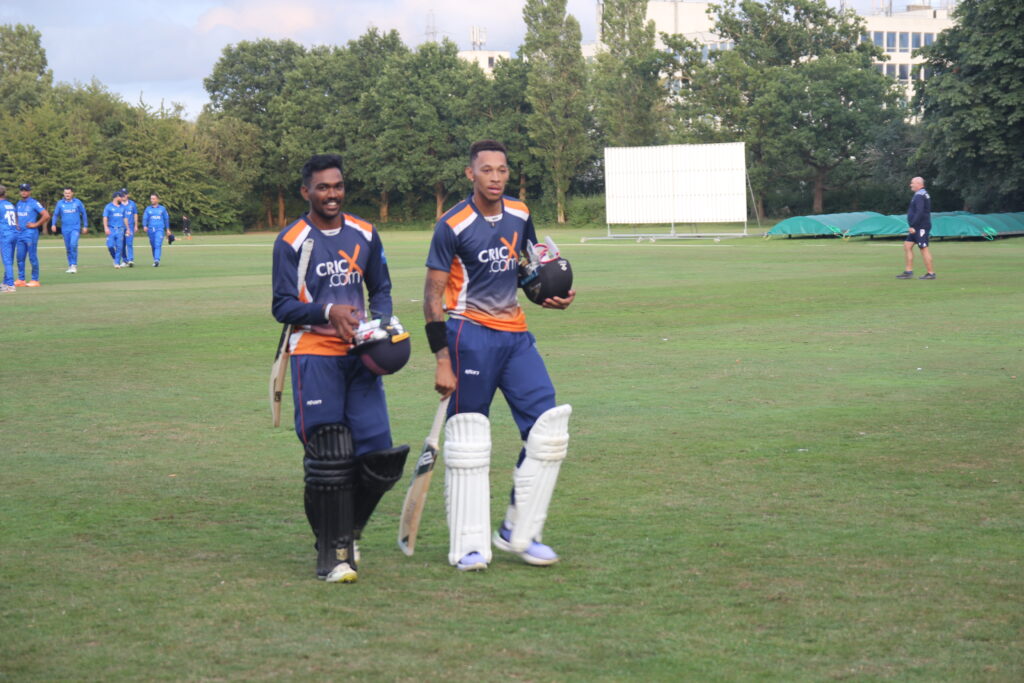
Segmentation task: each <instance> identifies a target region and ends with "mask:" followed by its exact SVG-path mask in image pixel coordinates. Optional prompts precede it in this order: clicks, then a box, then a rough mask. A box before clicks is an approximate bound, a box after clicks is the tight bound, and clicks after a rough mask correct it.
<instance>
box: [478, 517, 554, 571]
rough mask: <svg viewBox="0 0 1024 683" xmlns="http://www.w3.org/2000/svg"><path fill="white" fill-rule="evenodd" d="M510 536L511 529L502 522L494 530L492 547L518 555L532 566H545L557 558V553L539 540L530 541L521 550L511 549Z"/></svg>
mask: <svg viewBox="0 0 1024 683" xmlns="http://www.w3.org/2000/svg"><path fill="white" fill-rule="evenodd" d="M511 538H512V530H511V529H509V528H508V527H507V526H505V525H504V524H502V525H501V528H499V529H498V530H497V531H495V532H494V539H493V541H494V547H495V548H497V549H498V550H504V551H505V552H507V553H512V554H513V555H518V556H519V557H520V558H521V559H522V560H523V562H525V563H526V564H530V565H533V566H534V567H547V566H548V565H552V564H554V563H555V562H558V560H559V557H558V553H556V552H555V551H554V550H552V549H551V546H549V545H544V544H543V543H541V542H539V541H531V542H530V545H529V546H528V547H527V548H526V550H524V551H523V552H518V551H516V550H513V549H512V545H511V544H510V543H509V539H511Z"/></svg>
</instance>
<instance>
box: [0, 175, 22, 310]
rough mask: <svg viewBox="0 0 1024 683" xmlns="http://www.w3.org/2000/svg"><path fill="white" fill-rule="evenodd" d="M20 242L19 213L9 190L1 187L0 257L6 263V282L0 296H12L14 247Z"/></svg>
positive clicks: (1, 286)
mask: <svg viewBox="0 0 1024 683" xmlns="http://www.w3.org/2000/svg"><path fill="white" fill-rule="evenodd" d="M17 242H18V213H17V210H16V209H15V208H14V204H11V202H10V200H8V199H7V188H6V187H5V186H4V185H0V255H2V257H3V262H4V280H3V284H0V294H10V293H13V292H14V291H15V289H14V245H15V244H16V243H17Z"/></svg>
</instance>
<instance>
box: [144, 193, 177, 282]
mask: <svg viewBox="0 0 1024 683" xmlns="http://www.w3.org/2000/svg"><path fill="white" fill-rule="evenodd" d="M170 228H171V215H170V214H169V213H167V208H166V207H163V206H161V205H160V197H159V196H158V195H157V193H156V192H154V193H153V194H151V195H149V206H147V207H146V210H145V211H144V212H143V213H142V229H143V230H145V231H146V234H147V235H149V248H150V249H152V250H153V267H154V268H156V267H157V266H159V265H160V253H161V251H162V249H163V246H164V232H165V231H167V232H168V233H169V232H170Z"/></svg>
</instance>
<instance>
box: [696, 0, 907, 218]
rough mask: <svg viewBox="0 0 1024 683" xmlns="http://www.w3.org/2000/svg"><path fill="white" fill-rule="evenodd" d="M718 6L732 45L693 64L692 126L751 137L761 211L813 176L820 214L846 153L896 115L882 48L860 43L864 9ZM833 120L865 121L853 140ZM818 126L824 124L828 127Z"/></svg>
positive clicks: (804, 4) (728, 136)
mask: <svg viewBox="0 0 1024 683" xmlns="http://www.w3.org/2000/svg"><path fill="white" fill-rule="evenodd" d="M710 11H711V12H713V13H714V14H715V15H716V17H717V19H716V25H715V32H716V33H717V34H718V35H719V36H721V37H722V38H723V39H725V40H727V41H729V42H731V43H732V46H733V48H732V49H729V50H720V51H712V52H711V53H710V54H709V55H708V59H707V62H706V63H705V64H704V65H703V66H702V67H700V68H697V69H695V70H694V75H693V80H692V82H691V87H690V89H689V91H688V92H687V93H686V104H685V106H684V107H681V108H680V110H681V111H682V112H684V114H685V116H686V121H687V123H688V124H689V126H690V128H691V130H692V131H693V133H694V135H695V137H702V138H703V139H706V140H707V141H709V142H724V141H738V140H742V141H744V142H745V143H746V146H747V172H748V175H749V178H750V182H751V186H752V187H753V190H754V195H755V207H756V210H757V211H758V213H759V214H761V215H763V214H764V213H765V199H766V197H768V196H770V195H772V194H773V193H778V192H779V191H780V190H781V189H783V188H784V187H785V186H788V185H791V184H792V183H793V182H794V181H795V180H801V181H803V180H807V181H810V184H811V186H812V187H813V188H814V189H813V197H814V206H816V207H818V209H817V210H819V211H820V210H821V207H822V206H823V202H824V192H825V189H826V188H827V187H828V175H829V173H830V172H831V171H832V170H833V169H834V168H836V167H837V166H838V165H839V164H840V163H843V159H841V158H840V157H843V155H844V154H845V155H846V157H844V158H845V159H849V157H850V156H851V155H853V154H854V153H856V152H858V151H859V150H861V149H863V148H865V147H866V146H867V145H868V144H869V143H870V141H871V140H874V139H875V138H876V137H877V127H878V126H882V125H884V124H885V122H886V121H888V120H890V119H891V112H889V111H887V107H890V106H895V100H894V99H893V95H892V92H891V91H892V84H891V82H889V81H886V80H885V79H884V77H883V76H881V74H878V73H877V72H876V71H874V69H872V68H871V61H872V59H878V58H881V53H880V52H879V50H878V48H876V47H875V46H874V45H872V44H870V43H867V42H860V37H861V35H862V34H863V23H862V21H861V20H860V19H859V18H858V17H857V16H856V14H854V13H853V12H840V11H837V10H834V9H831V8H829V7H828V6H827V5H826V4H825V1H824V0H765V1H764V2H755V1H753V0H725V2H723V3H722V4H721V5H712V6H711V10H710ZM822 78H836V79H839V81H837V82H836V83H835V84H831V83H829V82H828V81H821V80H820V79H822ZM812 91H813V93H814V95H813V98H812V97H811V96H810V95H809V92H812ZM862 97H863V98H865V99H864V100H863V101H861V98H862ZM833 121H836V122H838V121H846V122H847V123H850V124H852V123H854V122H856V123H857V126H856V128H855V129H853V130H850V131H849V136H850V139H849V140H846V141H845V142H844V141H843V140H841V139H840V138H842V136H843V132H842V131H841V130H838V129H837V128H836V126H841V125H842V124H833V123H832V122H833ZM873 122H874V123H876V124H877V125H875V126H873V125H872V123H873ZM815 126H825V128H823V129H822V130H821V131H820V133H819V132H818V131H816V129H815ZM677 127H681V126H679V125H678V124H677ZM816 137H817V138H820V140H818V141H817V142H815V138H816Z"/></svg>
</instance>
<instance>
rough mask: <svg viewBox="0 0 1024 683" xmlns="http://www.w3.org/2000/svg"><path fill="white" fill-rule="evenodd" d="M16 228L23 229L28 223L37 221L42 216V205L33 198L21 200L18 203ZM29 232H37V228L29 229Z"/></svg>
mask: <svg viewBox="0 0 1024 683" xmlns="http://www.w3.org/2000/svg"><path fill="white" fill-rule="evenodd" d="M17 210H18V227H19V228H21V229H23V230H24V229H25V228H26V227H28V224H29V223H35V222H36V221H37V220H39V217H40V216H42V215H43V211H45V209H44V208H43V205H42V204H40V203H39V202H37V201H36V198H35V197H29V198H28V199H22V200H21V201H20V202H18V207H17ZM30 229H31V230H38V229H39V228H30Z"/></svg>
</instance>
